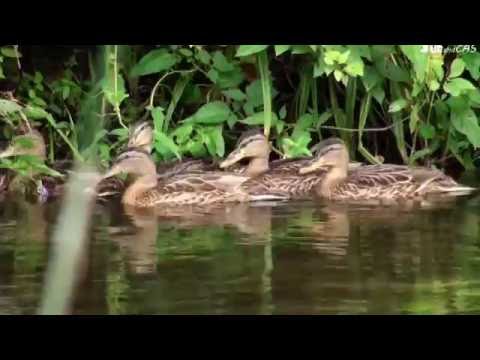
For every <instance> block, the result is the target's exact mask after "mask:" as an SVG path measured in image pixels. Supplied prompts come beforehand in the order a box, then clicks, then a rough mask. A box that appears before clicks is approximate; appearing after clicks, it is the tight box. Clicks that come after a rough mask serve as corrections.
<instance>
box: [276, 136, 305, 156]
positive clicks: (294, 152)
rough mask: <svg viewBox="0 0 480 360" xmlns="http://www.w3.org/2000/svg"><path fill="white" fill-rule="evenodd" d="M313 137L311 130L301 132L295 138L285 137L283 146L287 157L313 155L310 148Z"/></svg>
mask: <svg viewBox="0 0 480 360" xmlns="http://www.w3.org/2000/svg"><path fill="white" fill-rule="evenodd" d="M311 140H312V138H311V135H310V133H309V132H301V133H299V134H298V135H297V137H296V138H295V139H293V138H283V139H282V141H281V143H282V148H283V151H284V153H285V155H286V156H287V157H289V158H290V157H299V156H305V155H306V156H311V155H312V153H311V152H310V150H309V149H308V144H309V143H310V142H311Z"/></svg>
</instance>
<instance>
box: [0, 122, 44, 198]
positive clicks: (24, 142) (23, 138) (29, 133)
mask: <svg viewBox="0 0 480 360" xmlns="http://www.w3.org/2000/svg"><path fill="white" fill-rule="evenodd" d="M13 156H33V157H36V158H38V159H39V160H40V161H41V162H45V161H46V159H47V149H46V145H45V141H44V139H43V136H42V134H41V133H40V132H39V131H38V130H36V129H28V130H26V132H25V133H23V134H21V135H18V136H16V137H15V138H14V139H13V141H12V142H11V143H10V145H9V146H8V147H7V148H6V149H5V150H4V151H2V152H0V158H9V157H13ZM27 178H28V179H33V182H34V183H35V185H36V189H35V190H34V194H35V196H38V198H37V200H40V201H44V200H45V199H46V198H47V197H48V196H49V194H50V192H51V189H49V188H48V187H47V186H45V185H48V182H45V181H42V179H39V178H38V174H37V172H35V171H34V170H31V171H29V173H28V174H27ZM23 180H24V179H23V178H22V177H20V176H16V177H15V178H13V179H12V181H11V182H10V183H9V184H8V185H5V188H7V187H8V188H9V189H10V190H12V191H14V192H17V191H20V192H22V191H23V189H24V187H23V186H22V185H21V183H22V182H23Z"/></svg>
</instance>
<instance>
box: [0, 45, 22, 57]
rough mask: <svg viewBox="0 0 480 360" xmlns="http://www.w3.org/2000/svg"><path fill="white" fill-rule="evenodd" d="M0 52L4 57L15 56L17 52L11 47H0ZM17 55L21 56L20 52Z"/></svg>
mask: <svg viewBox="0 0 480 360" xmlns="http://www.w3.org/2000/svg"><path fill="white" fill-rule="evenodd" d="M0 53H1V54H2V55H3V56H5V57H9V58H17V53H16V52H15V49H14V48H13V47H2V48H0ZM18 57H19V58H21V57H22V55H21V54H20V52H19V53H18Z"/></svg>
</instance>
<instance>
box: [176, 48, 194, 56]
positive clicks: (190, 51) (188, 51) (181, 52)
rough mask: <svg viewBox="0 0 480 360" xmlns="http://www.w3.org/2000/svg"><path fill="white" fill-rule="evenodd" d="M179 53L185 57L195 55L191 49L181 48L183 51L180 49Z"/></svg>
mask: <svg viewBox="0 0 480 360" xmlns="http://www.w3.org/2000/svg"><path fill="white" fill-rule="evenodd" d="M178 52H179V53H180V54H182V55H183V56H185V57H191V56H192V55H193V53H192V50H190V49H184V48H181V49H178Z"/></svg>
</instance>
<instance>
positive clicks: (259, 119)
mask: <svg viewBox="0 0 480 360" xmlns="http://www.w3.org/2000/svg"><path fill="white" fill-rule="evenodd" d="M264 121H265V115H264V114H263V111H261V112H258V113H255V114H253V115H252V116H249V117H247V118H246V119H244V120H242V121H240V122H241V123H242V124H247V125H263V123H264ZM277 121H278V117H277V115H276V114H275V113H272V125H275V123H276V122H277Z"/></svg>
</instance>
